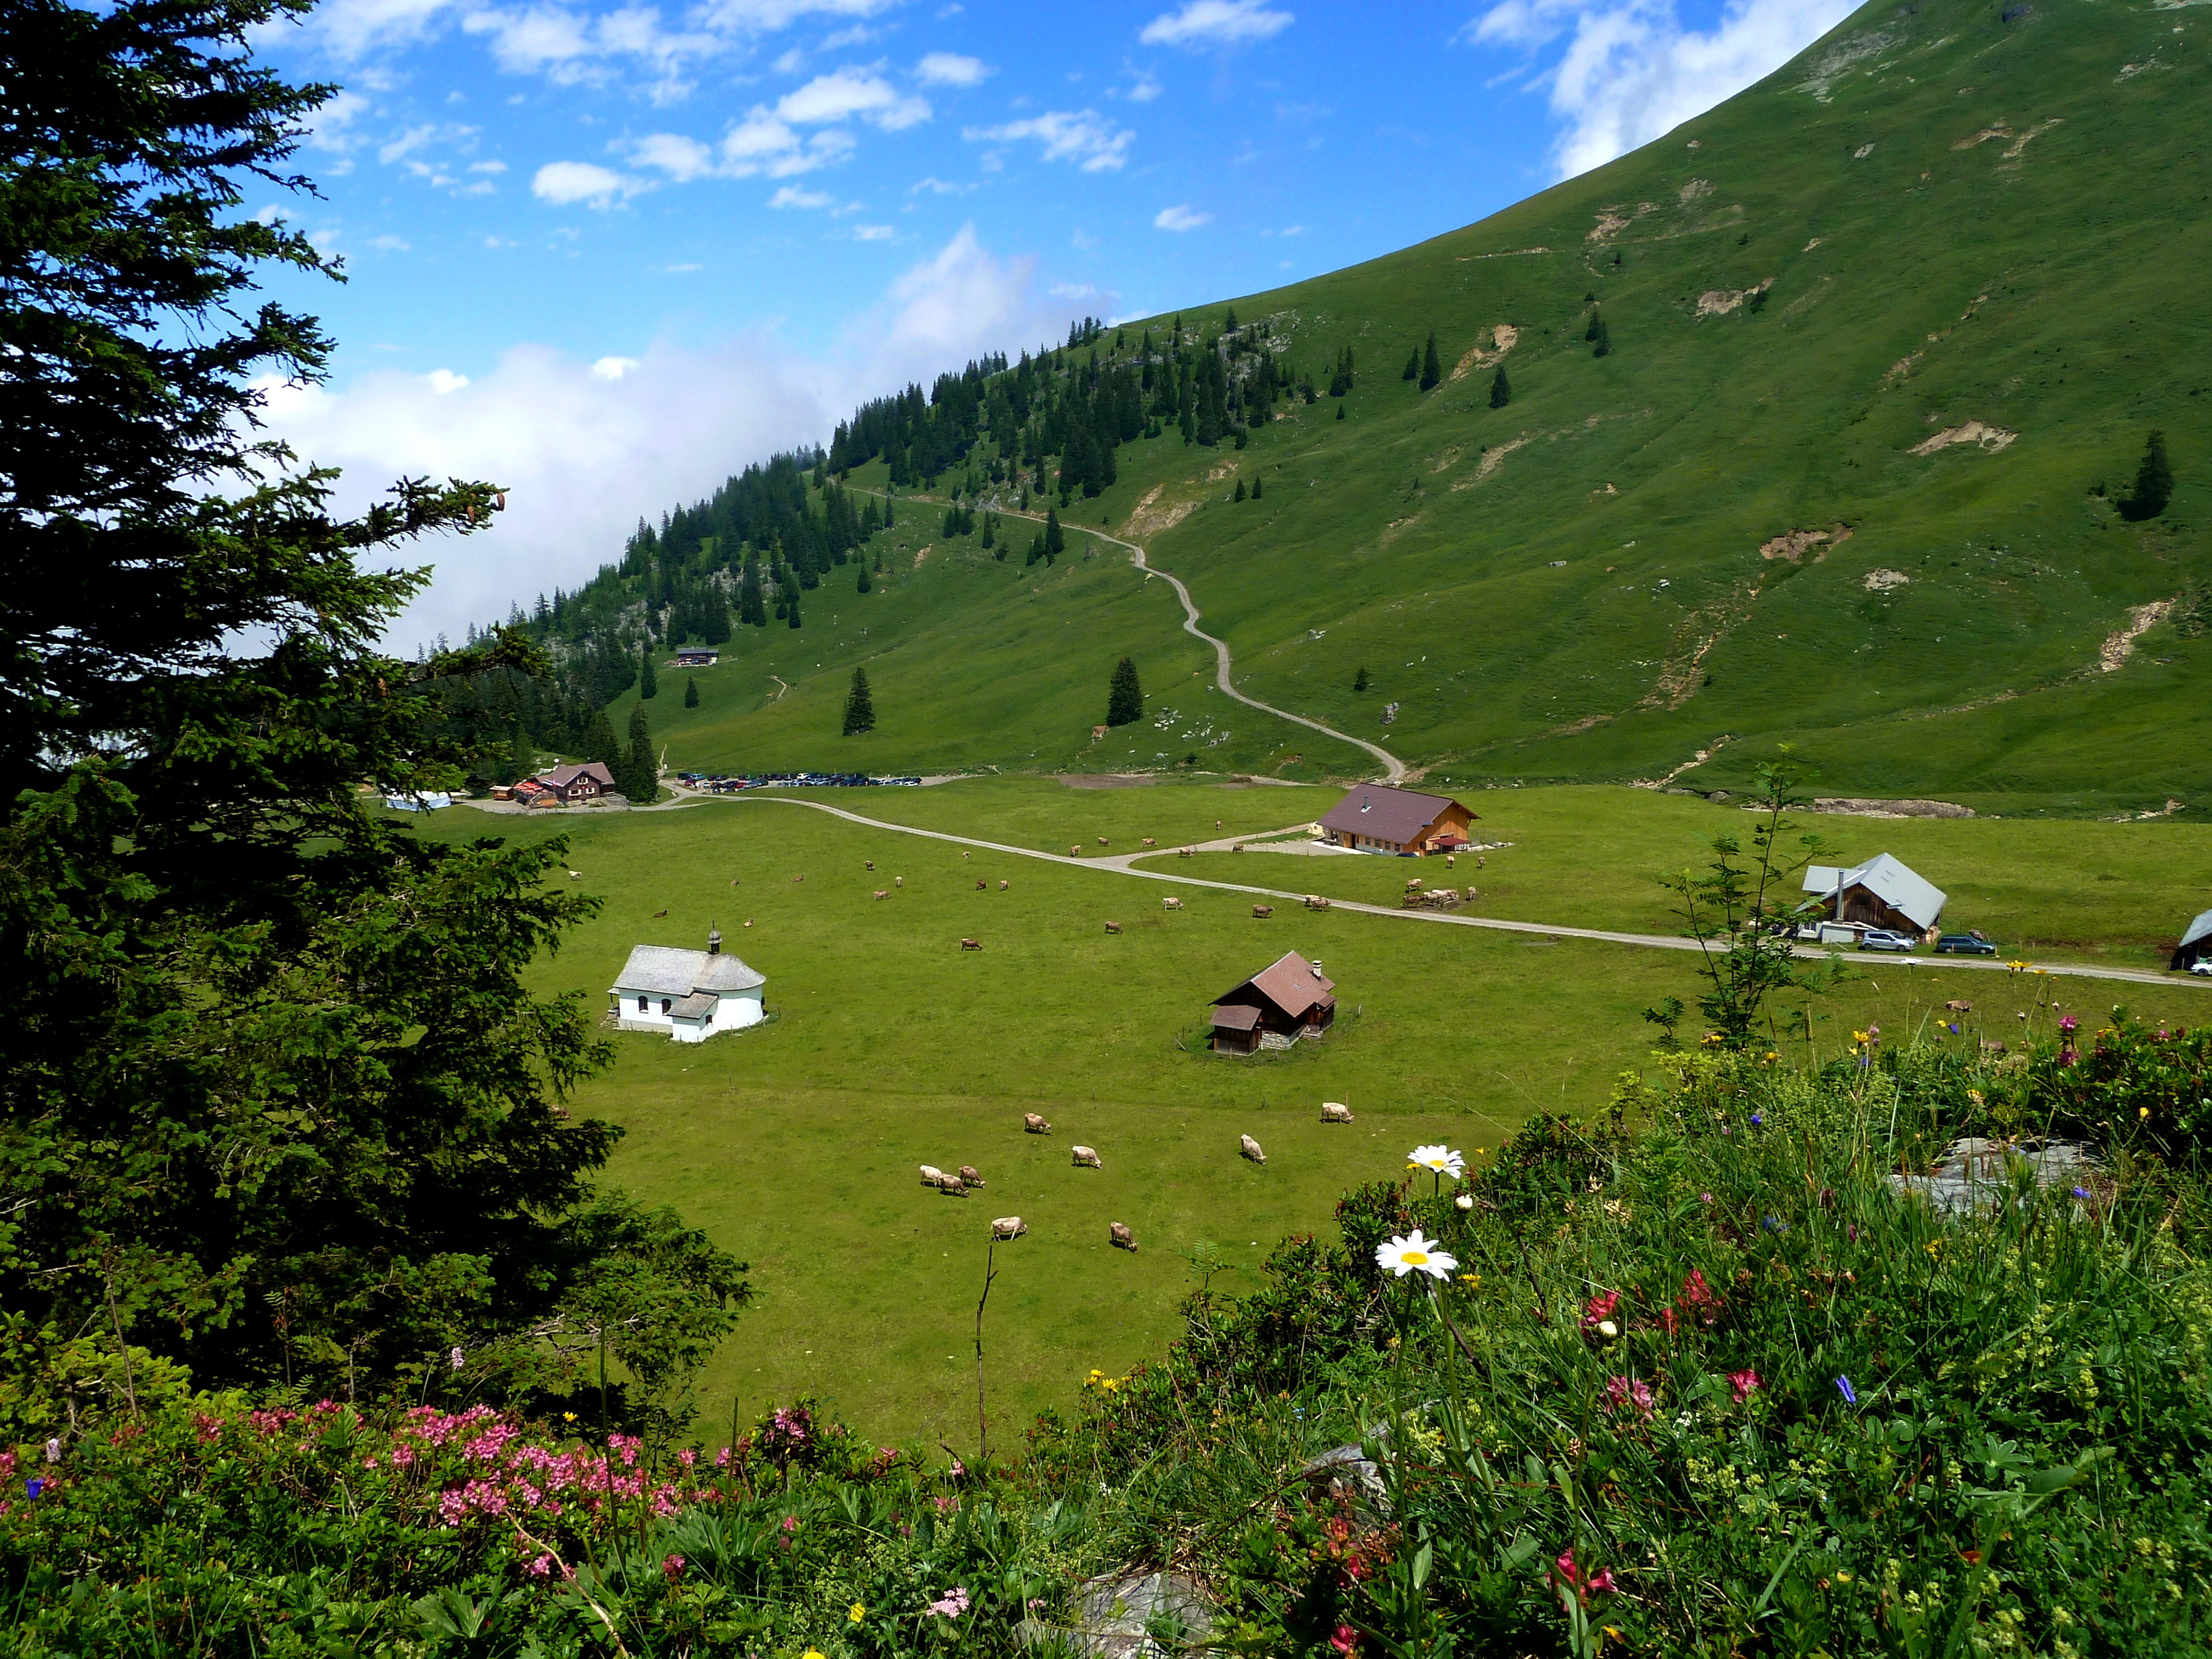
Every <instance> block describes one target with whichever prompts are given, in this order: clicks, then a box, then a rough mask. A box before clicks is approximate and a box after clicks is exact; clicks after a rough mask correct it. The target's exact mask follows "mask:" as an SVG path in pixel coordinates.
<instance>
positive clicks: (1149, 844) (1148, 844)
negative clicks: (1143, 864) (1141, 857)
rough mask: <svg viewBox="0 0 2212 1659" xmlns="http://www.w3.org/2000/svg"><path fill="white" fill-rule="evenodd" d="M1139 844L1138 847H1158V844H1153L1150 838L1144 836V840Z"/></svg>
mask: <svg viewBox="0 0 2212 1659" xmlns="http://www.w3.org/2000/svg"><path fill="white" fill-rule="evenodd" d="M1139 845H1140V846H1145V847H1152V846H1156V845H1158V843H1157V842H1154V841H1153V840H1152V837H1151V836H1146V837H1145V839H1144V840H1143V841H1142V842H1139Z"/></svg>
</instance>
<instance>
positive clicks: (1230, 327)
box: [1221, 306, 1237, 334]
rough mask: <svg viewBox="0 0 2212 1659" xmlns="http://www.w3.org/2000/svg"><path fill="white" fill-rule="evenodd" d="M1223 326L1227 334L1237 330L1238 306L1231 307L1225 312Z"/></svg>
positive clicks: (1222, 320)
mask: <svg viewBox="0 0 2212 1659" xmlns="http://www.w3.org/2000/svg"><path fill="white" fill-rule="evenodd" d="M1221 328H1222V331H1223V332H1224V333H1226V334H1234V333H1235V332H1236V331H1237V307H1235V306H1231V307H1229V309H1228V311H1227V312H1226V313H1224V314H1223V316H1222V319H1221Z"/></svg>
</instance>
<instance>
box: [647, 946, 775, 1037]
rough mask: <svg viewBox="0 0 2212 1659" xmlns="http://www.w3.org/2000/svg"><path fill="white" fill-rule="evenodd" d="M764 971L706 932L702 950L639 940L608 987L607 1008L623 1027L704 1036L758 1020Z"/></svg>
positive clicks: (758, 1021) (755, 1023)
mask: <svg viewBox="0 0 2212 1659" xmlns="http://www.w3.org/2000/svg"><path fill="white" fill-rule="evenodd" d="M767 983H768V980H767V977H766V976H765V975H762V974H760V973H757V972H756V971H755V970H754V969H750V968H748V967H746V966H745V964H744V963H742V962H740V961H738V959H737V957H732V956H726V955H725V954H724V953H723V951H722V935H721V933H720V932H719V931H717V932H714V933H708V935H707V948H706V949H705V950H703V951H684V950H680V949H678V948H676V947H674V946H672V945H635V946H633V947H632V948H631V950H630V953H629V961H628V962H625V963H623V970H622V973H621V975H619V976H618V977H617V979H616V981H615V982H614V984H613V985H612V986H611V987H609V988H608V991H607V999H608V1004H609V1012H611V1013H612V1014H613V1015H614V1019H615V1024H616V1026H617V1029H619V1030H624V1031H665V1032H666V1033H667V1034H668V1035H669V1036H670V1037H671V1038H672V1039H673V1040H674V1041H676V1042H705V1041H706V1040H707V1039H708V1037H710V1036H714V1035H715V1034H716V1033H717V1032H720V1031H734V1030H738V1029H740V1028H741V1027H744V1026H747V1025H757V1024H760V1022H761V1018H762V1017H763V1009H762V1004H761V993H762V987H764V986H765V985H767Z"/></svg>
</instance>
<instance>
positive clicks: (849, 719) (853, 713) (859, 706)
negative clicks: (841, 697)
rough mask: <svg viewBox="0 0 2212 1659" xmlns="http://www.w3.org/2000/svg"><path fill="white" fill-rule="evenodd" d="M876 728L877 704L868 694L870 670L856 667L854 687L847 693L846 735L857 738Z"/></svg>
mask: <svg viewBox="0 0 2212 1659" xmlns="http://www.w3.org/2000/svg"><path fill="white" fill-rule="evenodd" d="M875 729H876V705H875V701H874V699H873V698H872V697H870V696H869V695H868V671H867V670H866V669H865V668H855V669H854V671H853V684H852V688H851V690H848V691H847V692H846V693H845V735H846V736H847V737H848V738H857V737H859V736H860V734H861V733H862V732H872V731H874V730H875Z"/></svg>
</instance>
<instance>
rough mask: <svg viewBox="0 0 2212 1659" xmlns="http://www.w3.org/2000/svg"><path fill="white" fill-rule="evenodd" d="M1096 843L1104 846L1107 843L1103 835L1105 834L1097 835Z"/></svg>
mask: <svg viewBox="0 0 2212 1659" xmlns="http://www.w3.org/2000/svg"><path fill="white" fill-rule="evenodd" d="M1098 844H1099V845H1100V846H1101V847H1103V846H1106V845H1107V844H1108V843H1107V840H1106V837H1105V836H1099V837H1098Z"/></svg>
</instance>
